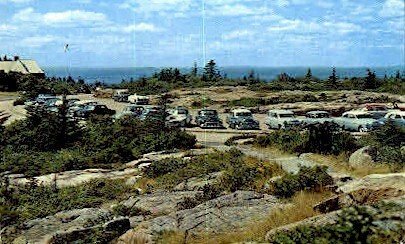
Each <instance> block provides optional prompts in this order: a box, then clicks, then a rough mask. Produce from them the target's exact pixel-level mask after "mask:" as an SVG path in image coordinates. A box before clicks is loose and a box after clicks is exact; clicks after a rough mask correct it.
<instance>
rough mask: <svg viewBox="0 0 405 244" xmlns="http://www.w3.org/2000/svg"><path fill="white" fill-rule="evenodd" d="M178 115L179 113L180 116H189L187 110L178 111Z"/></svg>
mask: <svg viewBox="0 0 405 244" xmlns="http://www.w3.org/2000/svg"><path fill="white" fill-rule="evenodd" d="M177 113H178V114H185V115H187V114H188V111H187V110H185V109H178V110H177Z"/></svg>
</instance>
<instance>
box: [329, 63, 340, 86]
mask: <svg viewBox="0 0 405 244" xmlns="http://www.w3.org/2000/svg"><path fill="white" fill-rule="evenodd" d="M337 81H338V76H337V74H336V68H335V67H333V68H332V74H331V76H329V79H328V83H329V85H330V86H331V87H332V88H337Z"/></svg>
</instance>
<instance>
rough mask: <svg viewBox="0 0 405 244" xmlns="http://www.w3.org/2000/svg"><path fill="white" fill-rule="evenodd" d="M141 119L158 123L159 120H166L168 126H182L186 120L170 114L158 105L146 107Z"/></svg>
mask: <svg viewBox="0 0 405 244" xmlns="http://www.w3.org/2000/svg"><path fill="white" fill-rule="evenodd" d="M139 119H140V120H143V121H150V122H152V123H156V122H158V121H161V122H164V124H165V126H166V127H171V128H173V127H177V128H179V127H182V126H183V123H184V120H182V119H178V118H176V117H175V116H172V115H170V114H169V113H168V112H166V111H164V110H163V109H161V108H158V107H149V108H146V109H145V110H144V111H143V112H142V114H141V116H140V117H139Z"/></svg>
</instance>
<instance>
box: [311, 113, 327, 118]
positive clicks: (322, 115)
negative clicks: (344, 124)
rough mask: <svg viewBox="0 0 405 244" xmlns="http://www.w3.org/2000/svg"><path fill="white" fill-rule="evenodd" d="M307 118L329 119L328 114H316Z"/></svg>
mask: <svg viewBox="0 0 405 244" xmlns="http://www.w3.org/2000/svg"><path fill="white" fill-rule="evenodd" d="M309 117H312V118H329V114H328V113H318V114H312V115H310V116H309Z"/></svg>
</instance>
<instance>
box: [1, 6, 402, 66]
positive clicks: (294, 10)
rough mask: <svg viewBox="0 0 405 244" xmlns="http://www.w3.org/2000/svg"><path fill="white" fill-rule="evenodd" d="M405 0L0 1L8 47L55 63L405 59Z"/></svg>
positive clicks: (381, 62) (365, 62)
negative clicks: (66, 46)
mask: <svg viewBox="0 0 405 244" xmlns="http://www.w3.org/2000/svg"><path fill="white" fill-rule="evenodd" d="M404 3H405V0H111V1H107V0H63V1H61V0H0V54H8V55H9V56H13V55H19V56H21V57H22V58H31V59H35V60H37V61H38V62H39V63H40V65H42V66H55V67H62V66H71V67H167V66H170V67H171V66H182V67H184V66H192V65H193V63H194V62H196V63H197V64H198V66H202V65H203V63H204V62H205V61H207V60H209V59H215V60H216V61H217V63H218V64H219V65H220V66H271V67H278V66H305V67H310V66H311V67H312V66H326V67H331V66H337V67H349V66H368V67H375V66H392V65H402V66H404V65H405V61H404V59H405V54H404V52H405V50H404V45H405V44H404V43H405V27H404V26H405V17H404V16H405V6H404ZM67 43H68V44H69V50H68V51H67V52H65V51H64V46H65V44H67Z"/></svg>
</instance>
